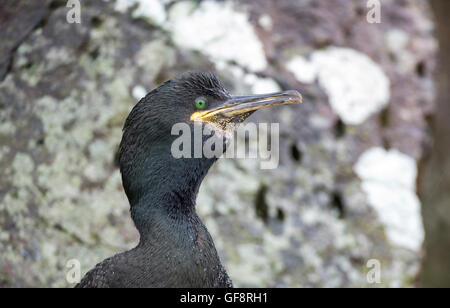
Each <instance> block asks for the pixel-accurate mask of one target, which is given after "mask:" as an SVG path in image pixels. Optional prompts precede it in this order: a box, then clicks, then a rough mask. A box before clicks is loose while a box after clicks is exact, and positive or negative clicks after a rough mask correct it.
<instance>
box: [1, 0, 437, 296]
mask: <svg viewBox="0 0 450 308" xmlns="http://www.w3.org/2000/svg"><path fill="white" fill-rule="evenodd" d="M38 2H39V4H38ZM382 2H383V4H382V6H383V7H382V16H381V18H382V23H381V24H370V23H368V22H367V21H366V14H367V12H368V9H367V8H366V3H365V1H360V0H353V1H348V0H345V1H344V0H339V1H338V0H335V1H329V0H317V1H303V0H295V1H292V0H277V1H269V0H262V1H258V2H257V4H256V2H255V1H248V0H247V1H244V0H242V1H227V2H223V1H220V2H219V1H217V2H216V1H201V2H200V1H180V2H178V1H169V0H166V1H153V2H151V1H150V2H148V3H151V4H148V3H147V5H146V4H145V3H144V2H143V1H140V0H129V1H126V0H116V1H82V6H81V23H80V24H69V23H67V21H66V14H67V12H68V11H69V8H66V6H65V5H66V3H65V1H50V0H47V1H17V0H6V1H3V2H2V5H1V7H0V37H1V38H2V44H1V47H0V171H1V176H0V286H1V287H11V286H14V287H26V286H36V287H37V286H47V287H71V286H73V285H74V284H70V283H69V282H67V281H66V274H67V271H68V270H69V269H68V268H66V264H67V262H68V261H69V260H71V259H77V260H79V261H80V263H81V270H82V273H81V274H82V275H84V273H85V272H86V271H87V270H89V269H91V268H92V267H93V266H94V265H95V264H96V263H98V262H100V261H101V260H103V259H104V258H106V257H108V256H111V255H113V254H115V253H118V252H121V251H123V250H127V249H130V248H132V247H134V245H135V244H136V243H137V241H138V238H137V232H136V230H135V227H134V226H133V223H132V221H131V219H130V217H129V204H128V201H127V200H126V197H125V194H124V192H123V189H122V185H121V178H120V173H119V170H118V167H117V163H116V159H117V149H118V144H119V142H120V139H121V133H122V132H121V129H122V126H123V123H124V120H125V118H126V116H127V114H128V113H129V111H130V110H131V108H132V106H133V105H134V104H135V103H136V102H137V101H138V100H139V99H140V98H141V97H142V96H144V95H145V93H146V92H148V91H149V90H151V89H152V88H154V87H155V86H157V85H159V84H160V83H161V82H163V81H165V80H167V79H170V78H172V77H173V76H175V75H176V74H178V73H180V72H184V71H187V70H192V69H196V70H213V71H216V72H217V74H218V75H219V76H220V78H221V79H222V80H223V81H224V82H225V83H226V86H227V88H229V89H230V90H232V91H233V93H236V94H239V93H246V92H254V93H257V92H260V93H261V92H271V91H272V90H274V91H276V90H280V89H281V90H283V89H299V90H301V92H302V94H303V95H304V102H305V103H304V104H303V106H301V108H299V107H298V106H287V107H284V108H275V109H272V110H267V111H261V112H260V113H259V114H256V115H254V116H252V118H251V120H252V121H255V122H268V121H269V122H280V123H283V124H282V125H280V135H281V138H280V166H279V168H277V169H273V170H261V169H260V168H259V167H260V163H259V161H258V160H255V159H246V160H242V159H240V160H239V159H238V160H232V159H222V160H220V161H219V162H218V163H217V164H216V165H215V166H214V167H213V168H212V170H211V171H210V173H209V174H208V176H207V178H206V179H205V181H204V182H203V185H202V187H201V189H200V195H199V198H198V200H197V201H198V202H197V209H198V212H199V214H200V216H201V217H202V219H203V220H204V222H205V224H206V226H207V227H208V229H209V231H210V232H211V235H212V237H213V238H214V241H215V243H216V246H217V249H218V252H219V254H220V256H221V259H222V261H223V263H224V266H225V267H226V268H227V271H228V273H229V274H230V277H232V279H233V281H234V283H235V285H236V286H242V287H284V286H291V287H344V286H345V287H351V286H356V287H359V286H372V284H370V282H368V280H367V278H366V275H367V273H368V271H369V270H370V269H371V268H370V267H367V266H366V265H367V262H368V260H370V259H378V260H379V261H380V262H381V284H379V285H381V286H412V285H414V279H415V277H416V275H417V273H418V270H419V264H420V257H421V250H422V248H421V245H422V240H423V227H422V224H421V217H420V202H419V200H418V198H417V196H416V193H415V177H416V173H417V172H416V168H417V161H418V160H420V159H421V157H422V155H423V150H424V145H425V146H426V145H427V144H428V143H429V142H430V141H429V136H428V130H427V122H426V118H427V117H428V116H429V115H430V114H432V111H433V104H432V100H433V96H434V92H433V83H432V79H431V75H432V72H433V67H434V59H435V53H436V42H435V41H434V39H433V38H432V36H431V35H430V33H432V31H433V24H432V23H431V19H430V16H429V9H428V7H427V6H426V5H425V2H423V1H406V0H402V1H382ZM31 3H33V4H31ZM337 8H339V9H337ZM339 89H346V91H339ZM250 144H256V140H250ZM393 187H394V188H393ZM387 210H389V214H388V215H384V214H383V213H386V211H387ZM402 217H409V218H408V220H407V221H404V220H402Z"/></svg>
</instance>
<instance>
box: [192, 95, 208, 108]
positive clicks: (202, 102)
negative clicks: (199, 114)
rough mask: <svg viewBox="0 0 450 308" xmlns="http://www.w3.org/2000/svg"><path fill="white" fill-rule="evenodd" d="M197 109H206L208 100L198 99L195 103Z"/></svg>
mask: <svg viewBox="0 0 450 308" xmlns="http://www.w3.org/2000/svg"><path fill="white" fill-rule="evenodd" d="M194 105H195V108H197V109H204V108H205V107H206V100H205V99H203V98H197V99H196V100H195V102H194Z"/></svg>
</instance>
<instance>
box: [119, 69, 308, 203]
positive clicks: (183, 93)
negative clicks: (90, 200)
mask: <svg viewBox="0 0 450 308" xmlns="http://www.w3.org/2000/svg"><path fill="white" fill-rule="evenodd" d="M301 100H302V98H301V95H300V94H299V93H298V92H297V91H284V92H278V93H271V94H262V95H244V96H234V95H231V94H230V93H229V92H228V91H227V90H226V89H225V87H224V86H223V84H222V82H221V81H220V80H219V79H218V78H217V77H216V75H214V74H212V73H201V72H190V73H185V74H182V75H180V76H179V77H177V78H175V79H172V80H170V81H167V82H165V83H164V84H162V85H161V86H159V87H158V88H156V89H154V90H153V91H151V92H150V93H148V94H147V95H146V96H145V97H144V98H142V99H141V100H140V101H139V103H138V104H136V106H135V107H134V108H133V110H132V111H131V113H130V114H129V116H128V118H127V120H126V122H125V126H124V132H123V137H122V142H121V145H120V159H119V162H120V169H121V171H122V177H123V182H124V187H125V190H126V191H127V194H128V195H129V196H130V195H139V194H140V193H137V191H140V190H141V189H142V188H143V187H148V184H149V182H151V181H152V180H153V179H154V177H155V174H161V172H163V173H164V177H162V176H160V177H159V178H160V180H159V183H153V185H164V183H163V181H164V180H161V179H162V178H166V179H167V182H166V183H165V184H166V186H168V185H176V184H177V183H175V182H174V176H171V175H170V171H171V168H173V170H172V171H173V173H175V170H177V176H178V177H180V176H179V175H180V174H181V172H182V171H183V172H185V174H186V177H188V176H193V174H194V175H195V173H196V172H197V171H198V174H199V176H197V178H198V179H201V178H202V176H203V175H204V173H205V172H206V171H207V169H208V168H209V167H207V166H210V165H211V162H205V160H195V159H174V158H173V157H172V155H171V144H173V141H174V139H175V138H176V137H175V136H173V135H172V133H171V132H172V128H173V127H174V125H175V124H179V123H184V124H187V125H188V126H189V127H193V126H194V125H196V124H200V125H202V126H205V125H209V126H211V127H212V128H213V129H212V131H214V132H215V133H216V132H219V133H222V132H224V133H226V135H228V136H229V135H230V134H229V132H230V131H233V130H234V129H235V128H236V127H237V124H239V123H242V122H243V121H244V120H245V119H246V118H248V117H249V116H250V115H251V114H252V113H253V112H254V111H256V110H258V109H262V108H268V107H272V106H278V105H286V104H293V103H299V102H301ZM191 131H193V130H191ZM215 133H214V135H215ZM203 138H205V136H203ZM192 139H194V138H192ZM204 140H205V139H203V140H202V142H204ZM223 150H225V147H224V148H223ZM207 161H214V160H211V159H207ZM200 164H204V165H200ZM162 170H163V171H162ZM180 170H182V171H180ZM200 174H201V175H200ZM180 178H183V176H181V177H180ZM155 181H156V180H155ZM130 192H131V193H130Z"/></svg>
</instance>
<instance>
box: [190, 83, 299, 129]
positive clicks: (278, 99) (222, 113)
mask: <svg viewBox="0 0 450 308" xmlns="http://www.w3.org/2000/svg"><path fill="white" fill-rule="evenodd" d="M301 102H302V96H301V95H300V93H299V92H298V91H295V90H289V91H283V92H277V93H270V94H258V95H243V96H231V97H230V98H229V99H227V100H226V101H224V103H223V104H222V105H220V106H219V107H217V108H214V109H209V110H202V111H197V112H195V113H193V114H192V115H191V120H192V121H197V122H222V121H223V120H229V121H231V120H233V119H236V118H238V119H239V118H241V120H245V118H247V117H248V116H249V115H250V114H251V113H252V112H253V111H256V110H258V109H263V108H268V107H272V106H280V105H290V104H296V103H301Z"/></svg>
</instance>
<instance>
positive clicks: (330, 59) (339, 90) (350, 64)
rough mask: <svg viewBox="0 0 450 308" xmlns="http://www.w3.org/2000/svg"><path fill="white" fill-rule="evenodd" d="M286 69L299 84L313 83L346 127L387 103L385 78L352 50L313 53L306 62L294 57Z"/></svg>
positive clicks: (340, 49) (388, 89) (331, 48)
mask: <svg viewBox="0 0 450 308" xmlns="http://www.w3.org/2000/svg"><path fill="white" fill-rule="evenodd" d="M287 68H288V69H289V70H290V71H291V72H292V73H293V74H294V75H295V77H296V78H297V80H299V81H300V82H303V83H312V82H314V81H315V80H316V79H317V80H318V82H319V84H320V86H321V87H322V88H323V89H324V91H325V92H326V93H327V95H328V99H329V102H330V105H331V107H332V108H333V110H334V111H335V112H336V113H337V114H338V115H339V116H340V118H341V119H342V120H343V121H344V122H345V123H346V124H350V125H358V124H361V123H362V122H364V121H365V120H366V119H367V118H369V117H370V116H371V115H372V114H374V113H376V112H378V111H380V110H382V109H383V108H384V107H385V106H386V105H387V104H388V102H389V98H390V81H389V79H388V77H387V76H386V74H385V73H384V72H383V70H382V69H381V68H380V66H379V65H378V64H376V63H375V62H374V61H373V60H372V59H370V58H369V57H368V56H367V55H365V54H363V53H361V52H358V51H356V50H353V49H348V48H337V47H330V48H327V49H325V50H319V51H315V52H314V53H313V54H312V55H311V56H310V60H309V61H308V60H306V59H305V58H303V57H301V56H297V57H294V58H293V59H291V61H289V62H288V64H287Z"/></svg>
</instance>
